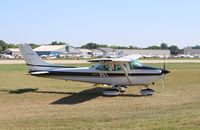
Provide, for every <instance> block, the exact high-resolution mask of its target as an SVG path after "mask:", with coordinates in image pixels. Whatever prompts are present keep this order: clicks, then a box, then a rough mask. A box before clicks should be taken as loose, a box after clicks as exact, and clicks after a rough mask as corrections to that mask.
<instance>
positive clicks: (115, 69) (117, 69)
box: [113, 64, 122, 71]
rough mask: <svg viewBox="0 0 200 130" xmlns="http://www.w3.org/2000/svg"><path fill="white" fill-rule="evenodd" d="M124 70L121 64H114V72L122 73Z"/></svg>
mask: <svg viewBox="0 0 200 130" xmlns="http://www.w3.org/2000/svg"><path fill="white" fill-rule="evenodd" d="M120 70H122V68H121V66H120V65H119V64H114V65H113V71H120Z"/></svg>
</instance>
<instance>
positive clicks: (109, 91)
mask: <svg viewBox="0 0 200 130" xmlns="http://www.w3.org/2000/svg"><path fill="white" fill-rule="evenodd" d="M119 94H120V91H119V89H115V88H111V89H107V90H104V91H103V95H105V96H117V95H119Z"/></svg>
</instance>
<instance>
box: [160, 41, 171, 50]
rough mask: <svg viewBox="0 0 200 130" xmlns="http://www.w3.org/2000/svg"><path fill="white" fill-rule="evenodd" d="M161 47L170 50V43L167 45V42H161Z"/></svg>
mask: <svg viewBox="0 0 200 130" xmlns="http://www.w3.org/2000/svg"><path fill="white" fill-rule="evenodd" d="M160 48H161V49H162V50H168V49H169V47H168V45H167V44H166V43H161V44H160Z"/></svg>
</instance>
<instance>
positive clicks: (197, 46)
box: [192, 45, 200, 49]
mask: <svg viewBox="0 0 200 130" xmlns="http://www.w3.org/2000/svg"><path fill="white" fill-rule="evenodd" d="M192 49H200V45H196V46H194V47H192Z"/></svg>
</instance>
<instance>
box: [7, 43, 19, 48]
mask: <svg viewBox="0 0 200 130" xmlns="http://www.w3.org/2000/svg"><path fill="white" fill-rule="evenodd" d="M8 48H17V46H16V45H15V44H8Z"/></svg>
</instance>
